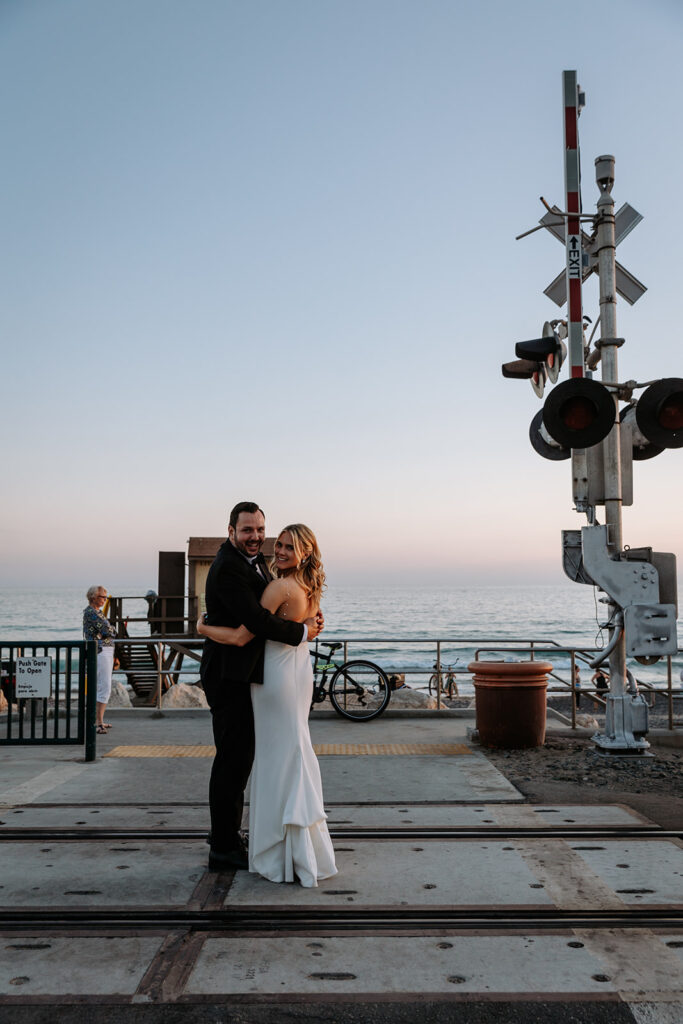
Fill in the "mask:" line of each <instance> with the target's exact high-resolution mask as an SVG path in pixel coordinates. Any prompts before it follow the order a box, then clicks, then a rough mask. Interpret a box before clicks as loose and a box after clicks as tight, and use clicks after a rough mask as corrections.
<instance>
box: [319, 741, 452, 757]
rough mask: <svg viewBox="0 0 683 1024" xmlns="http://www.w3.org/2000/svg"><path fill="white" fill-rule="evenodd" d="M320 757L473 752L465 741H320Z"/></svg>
mask: <svg viewBox="0 0 683 1024" xmlns="http://www.w3.org/2000/svg"><path fill="white" fill-rule="evenodd" d="M313 749H314V750H315V752H316V754H318V756H319V757H325V756H327V755H333V754H394V755H395V754H446V755H453V754H471V753H472V751H471V750H470V748H469V747H467V746H465V744H464V743H318V744H316V746H315V747H314V748H313Z"/></svg>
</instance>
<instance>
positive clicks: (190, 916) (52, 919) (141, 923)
mask: <svg viewBox="0 0 683 1024" xmlns="http://www.w3.org/2000/svg"><path fill="white" fill-rule="evenodd" d="M322 892H323V895H324V890H323V891H322ZM682 927H683V909H679V910H677V909H675V908H673V909H672V908H665V909H660V908H653V909H649V910H648V909H645V908H638V909H631V908H625V909H624V910H570V909H557V908H547V909H545V908H544V909H540V910H538V909H537V910H528V909H519V910H516V909H514V908H497V909H496V908H486V909H483V910H482V909H475V910H471V909H454V908H450V907H435V908H425V907H420V908H415V907H413V908H410V907H401V908H396V909H386V908H381V909H378V908H367V909H358V908H354V909H352V910H351V909H349V910H347V909H343V910H342V909H337V908H336V907H335V908H330V907H320V908H318V909H310V908H306V909H299V908H295V907H292V908H280V909H276V908H274V907H263V908H247V909H244V908H241V909H235V908H228V909H220V910H200V909H198V910H191V909H187V908H184V907H164V908H158V909H155V910H146V909H140V908H138V907H130V908H121V907H116V908H107V907H96V908H92V909H87V910H86V909H73V908H70V907H62V908H54V909H40V910H33V909H28V908H24V909H21V908H18V909H16V910H8V911H7V910H6V911H3V912H2V913H0V932H6V931H10V930H11V931H20V930H21V931H25V930H30V931H31V932H35V931H39V930H40V931H45V930H50V931H52V932H55V931H58V932H60V933H62V932H63V931H68V930H70V929H78V930H79V931H81V930H83V929H89V930H98V931H100V930H118V929H125V930H126V931H127V932H130V931H132V930H137V929H140V930H155V929H156V930H159V929H176V928H185V929H188V930H191V931H201V932H223V933H225V932H230V933H238V934H242V933H245V932H260V931H268V932H273V931H283V932H305V933H317V932H320V931H333V932H343V931H364V932H367V931H382V930H391V931H420V930H425V929H429V930H433V929H453V930H463V931H471V930H480V929H485V930H496V931H501V930H505V931H513V930H515V931H519V930H524V931H529V930H534V931H536V930H555V931H557V930H567V929H576V928H580V929H586V928H591V929H597V928H600V929H603V928H654V929H676V930H680V929H681V928H682Z"/></svg>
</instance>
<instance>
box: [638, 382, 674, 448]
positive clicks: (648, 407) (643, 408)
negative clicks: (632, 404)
mask: <svg viewBox="0 0 683 1024" xmlns="http://www.w3.org/2000/svg"><path fill="white" fill-rule="evenodd" d="M636 423H637V424H638V429H639V430H640V432H641V433H642V434H644V436H645V437H646V438H647V440H648V441H650V442H651V443H652V444H654V445H658V446H659V447H660V448H683V379H681V378H680V377H664V378H663V379H662V380H658V381H656V383H654V384H651V385H650V387H649V388H647V389H646V390H645V391H644V392H643V394H642V395H641V397H640V398H639V399H638V404H637V405H636Z"/></svg>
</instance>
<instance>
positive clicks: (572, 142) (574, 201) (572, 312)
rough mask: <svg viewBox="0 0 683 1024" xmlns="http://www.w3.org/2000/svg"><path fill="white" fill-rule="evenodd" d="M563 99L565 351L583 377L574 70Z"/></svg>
mask: <svg viewBox="0 0 683 1024" xmlns="http://www.w3.org/2000/svg"><path fill="white" fill-rule="evenodd" d="M562 90H563V97H564V190H565V210H566V212H567V213H568V214H573V213H574V214H576V217H572V216H569V217H568V218H567V233H566V236H565V238H566V246H567V296H568V298H567V333H568V337H567V348H568V358H569V367H570V371H569V372H570V375H571V376H572V377H583V376H584V375H585V368H584V363H583V305H582V300H581V281H582V270H583V251H582V246H581V223H580V221H579V215H580V213H581V158H580V152H579V90H578V84H577V81H576V71H564V72H563V73H562Z"/></svg>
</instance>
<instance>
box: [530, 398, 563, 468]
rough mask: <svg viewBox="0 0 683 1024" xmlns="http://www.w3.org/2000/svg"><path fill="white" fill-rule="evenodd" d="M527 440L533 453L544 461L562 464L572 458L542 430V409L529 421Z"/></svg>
mask: <svg viewBox="0 0 683 1024" xmlns="http://www.w3.org/2000/svg"><path fill="white" fill-rule="evenodd" d="M544 435H545V436H544ZM529 440H530V441H531V446H532V448H533V449H534V451H536V452H538V454H539V455H542V456H543V458H544V459H550V461H551V462H563V461H564V460H565V459H570V458H571V457H572V453H571V451H570V450H569V449H568V448H563V447H562V445H560V444H558V443H557V442H556V441H555V440H554V439H553V438H552V437H551V436H550V434H549V433H548V431H547V430H546V429H545V428H544V426H543V409H539V410H538V412H537V413H536V415H535V416H534V418H533V419H532V421H531V426H530V427H529Z"/></svg>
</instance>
